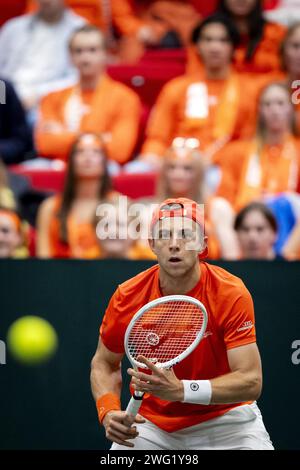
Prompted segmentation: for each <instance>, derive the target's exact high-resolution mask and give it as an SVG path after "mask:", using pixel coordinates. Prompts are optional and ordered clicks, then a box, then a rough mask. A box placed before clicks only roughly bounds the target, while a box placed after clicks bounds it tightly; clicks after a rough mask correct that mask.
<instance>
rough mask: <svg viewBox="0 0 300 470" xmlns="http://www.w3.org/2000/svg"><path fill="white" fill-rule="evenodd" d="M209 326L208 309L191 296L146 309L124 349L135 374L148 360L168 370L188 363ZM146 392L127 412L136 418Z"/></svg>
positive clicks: (135, 319) (129, 331) (168, 298)
mask: <svg viewBox="0 0 300 470" xmlns="http://www.w3.org/2000/svg"><path fill="white" fill-rule="evenodd" d="M206 325H207V312H206V309H205V307H204V305H203V304H202V303H201V302H200V301H199V300H197V299H195V298H194V297H190V296H187V295H168V296H165V297H160V298H159V299H155V300H152V301H151V302H149V303H147V304H146V305H144V307H142V308H141V309H140V310H139V311H138V312H137V313H136V314H135V315H134V317H133V318H132V320H131V322H130V323H129V325H128V327H127V330H126V333H125V338H124V346H125V351H126V355H127V357H128V359H129V361H130V363H131V365H132V367H133V368H134V369H135V370H138V369H139V368H143V369H145V368H146V365H145V364H143V363H140V362H138V361H137V357H138V356H140V355H141V356H144V357H146V358H147V359H148V360H149V361H152V362H153V363H154V364H155V366H156V367H159V368H162V369H168V368H171V367H173V366H174V365H175V364H178V363H179V362H180V361H182V360H183V359H185V358H186V357H187V356H188V355H189V354H190V353H191V352H192V351H193V350H194V349H195V348H196V347H197V346H198V344H199V343H200V341H201V339H202V338H203V336H204V333H205V330H206ZM143 395H144V393H143V392H135V393H134V395H133V396H132V398H131V400H130V402H129V404H128V406H127V409H126V412H127V414H130V415H133V416H136V414H137V413H138V411H139V408H140V406H141V404H142V399H143Z"/></svg>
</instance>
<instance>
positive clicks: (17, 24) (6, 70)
mask: <svg viewBox="0 0 300 470" xmlns="http://www.w3.org/2000/svg"><path fill="white" fill-rule="evenodd" d="M84 23H85V20H84V19H83V18H81V17H80V16H78V15H76V14H75V13H73V12H72V11H71V10H68V9H66V10H65V11H64V14H63V16H62V18H61V20H60V21H58V22H57V23H54V24H50V23H46V22H45V21H43V20H41V19H40V18H39V17H38V16H37V15H36V14H29V15H23V16H19V17H17V18H13V19H12V20H10V21H8V22H6V23H5V25H4V26H3V27H2V29H1V30H0V71H1V76H3V77H4V78H7V79H8V80H10V81H11V82H12V83H13V84H14V85H15V88H16V90H17V92H18V94H19V96H20V97H21V99H26V97H31V96H38V97H41V96H43V95H45V94H47V93H49V92H51V91H54V90H57V89H59V88H63V87H66V86H69V85H70V84H72V83H74V82H75V81H76V79H77V74H76V70H75V68H74V67H73V66H72V64H71V62H70V58H69V50H68V43H69V38H70V36H71V34H72V32H73V31H74V29H76V28H77V27H79V26H81V25H83V24H84Z"/></svg>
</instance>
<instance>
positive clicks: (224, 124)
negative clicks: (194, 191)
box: [141, 14, 256, 164]
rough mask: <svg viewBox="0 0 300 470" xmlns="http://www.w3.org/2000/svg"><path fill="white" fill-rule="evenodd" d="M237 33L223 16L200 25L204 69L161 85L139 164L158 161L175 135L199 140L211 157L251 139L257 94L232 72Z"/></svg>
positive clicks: (200, 44) (199, 36)
mask: <svg viewBox="0 0 300 470" xmlns="http://www.w3.org/2000/svg"><path fill="white" fill-rule="evenodd" d="M236 34H237V33H236V30H235V29H234V28H232V25H231V23H230V22H229V20H227V19H226V18H225V17H224V16H223V15H220V14H216V15H214V16H211V17H209V18H207V19H206V20H204V21H203V22H202V24H201V25H200V27H199V28H198V30H197V38H198V40H197V46H198V51H199V54H200V56H201V58H202V61H203V64H204V67H203V70H202V71H201V72H199V73H197V74H196V75H193V76H191V75H184V76H182V77H179V78H175V79H174V80H172V81H171V82H169V83H167V85H165V87H164V88H163V90H162V92H161V94H160V96H159V97H158V100H157V103H156V105H155V108H154V110H153V114H152V116H151V117H150V121H149V125H148V129H147V132H146V137H147V138H146V142H145V143H144V146H143V148H142V155H141V159H142V160H144V161H147V162H152V163H153V164H155V163H157V162H158V161H159V156H161V155H163V154H164V152H165V150H166V149H167V148H168V147H169V146H170V145H171V143H172V140H173V139H174V138H175V137H178V136H180V137H193V138H196V139H198V140H199V142H200V150H201V151H203V152H205V153H206V155H207V156H208V157H209V158H212V159H213V155H214V153H215V152H216V151H217V150H219V149H220V148H221V147H222V146H223V145H224V144H225V143H227V142H228V141H230V140H233V139H237V138H241V137H242V136H243V137H248V136H249V135H251V133H252V132H253V130H254V120H255V94H256V90H255V87H254V86H253V85H252V82H251V81H250V80H249V79H246V78H244V77H241V76H240V75H237V74H235V73H234V72H232V70H231V59H232V55H233V50H234V46H235V44H236V42H237V40H238V38H237V36H236ZM246 96H247V99H246Z"/></svg>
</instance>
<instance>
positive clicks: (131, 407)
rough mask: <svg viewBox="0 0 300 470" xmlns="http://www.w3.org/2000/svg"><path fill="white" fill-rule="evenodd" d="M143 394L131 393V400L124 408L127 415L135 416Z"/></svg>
mask: <svg viewBox="0 0 300 470" xmlns="http://www.w3.org/2000/svg"><path fill="white" fill-rule="evenodd" d="M143 395H144V394H143ZM143 395H133V396H132V397H131V400H130V402H129V403H128V406H127V408H126V413H127V414H128V415H132V416H136V415H137V414H138V412H139V409H140V407H141V404H142V401H143Z"/></svg>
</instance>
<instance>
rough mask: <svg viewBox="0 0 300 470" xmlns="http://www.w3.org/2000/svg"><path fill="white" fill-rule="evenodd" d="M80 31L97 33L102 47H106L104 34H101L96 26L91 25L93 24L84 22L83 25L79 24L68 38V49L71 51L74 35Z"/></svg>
mask: <svg viewBox="0 0 300 470" xmlns="http://www.w3.org/2000/svg"><path fill="white" fill-rule="evenodd" d="M81 33H98V34H99V36H100V38H101V42H102V45H103V47H104V48H106V40H105V36H104V34H103V32H102V31H101V29H99V28H97V26H95V25H93V24H85V25H83V26H79V27H78V28H76V29H75V30H74V31H73V33H72V35H71V37H70V39H69V49H70V51H72V45H73V41H74V39H75V37H76V36H77V35H78V34H81Z"/></svg>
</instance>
